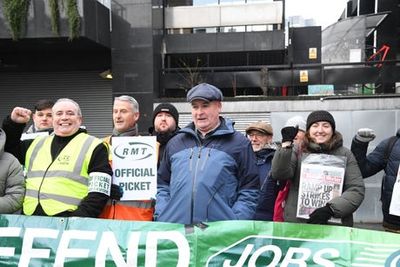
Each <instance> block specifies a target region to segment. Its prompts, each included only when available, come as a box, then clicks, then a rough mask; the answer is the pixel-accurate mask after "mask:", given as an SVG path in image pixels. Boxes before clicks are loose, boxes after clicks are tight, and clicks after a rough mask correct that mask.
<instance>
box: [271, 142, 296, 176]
mask: <svg viewBox="0 0 400 267" xmlns="http://www.w3.org/2000/svg"><path fill="white" fill-rule="evenodd" d="M296 150H297V148H295V147H282V148H279V149H278V150H277V151H276V152H275V154H274V157H273V158H272V166H271V174H272V178H273V179H275V180H292V179H293V177H294V176H295V173H296V168H297V152H296Z"/></svg>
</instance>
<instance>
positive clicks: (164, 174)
mask: <svg viewBox="0 0 400 267" xmlns="http://www.w3.org/2000/svg"><path fill="white" fill-rule="evenodd" d="M168 155H169V149H168V144H167V147H166V149H165V151H164V153H163V157H162V160H161V162H160V166H159V168H158V173H157V197H156V206H155V211H154V217H155V218H157V217H158V216H159V215H160V214H161V213H162V212H163V210H164V209H165V207H166V205H167V204H168V202H169V200H170V198H171V197H170V188H169V184H170V179H171V165H170V164H171V163H170V157H169V156H168Z"/></svg>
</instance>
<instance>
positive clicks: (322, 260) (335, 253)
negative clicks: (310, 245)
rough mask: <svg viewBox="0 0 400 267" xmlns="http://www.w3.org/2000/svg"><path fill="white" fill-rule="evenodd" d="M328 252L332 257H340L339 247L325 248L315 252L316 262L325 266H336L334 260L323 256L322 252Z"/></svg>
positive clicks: (314, 258) (314, 259)
mask: <svg viewBox="0 0 400 267" xmlns="http://www.w3.org/2000/svg"><path fill="white" fill-rule="evenodd" d="M328 253H329V254H330V258H331V259H334V258H339V256H340V253H339V251H338V250H337V249H333V248H324V249H321V250H318V251H317V252H316V253H315V254H314V257H313V261H314V262H315V264H318V265H321V266H325V267H335V264H334V263H333V262H331V261H330V260H327V259H325V258H324V257H322V254H328Z"/></svg>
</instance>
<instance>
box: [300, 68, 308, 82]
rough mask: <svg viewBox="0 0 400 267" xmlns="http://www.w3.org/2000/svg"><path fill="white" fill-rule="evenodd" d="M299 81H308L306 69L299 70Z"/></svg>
mask: <svg viewBox="0 0 400 267" xmlns="http://www.w3.org/2000/svg"><path fill="white" fill-rule="evenodd" d="M300 82H301V83H306V82H308V70H301V71H300Z"/></svg>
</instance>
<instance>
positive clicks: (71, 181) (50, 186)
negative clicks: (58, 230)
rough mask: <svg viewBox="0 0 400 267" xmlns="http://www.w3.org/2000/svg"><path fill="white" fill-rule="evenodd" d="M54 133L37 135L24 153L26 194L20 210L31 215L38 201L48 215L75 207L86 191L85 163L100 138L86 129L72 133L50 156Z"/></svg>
mask: <svg viewBox="0 0 400 267" xmlns="http://www.w3.org/2000/svg"><path fill="white" fill-rule="evenodd" d="M53 139H54V136H48V137H38V138H36V139H35V140H34V141H33V142H32V144H31V145H30V146H29V149H28V151H27V153H26V159H25V169H26V195H25V199H24V203H23V211H24V214H26V215H32V214H33V212H34V211H35V209H36V207H37V206H38V204H39V202H40V204H41V206H42V208H43V210H44V212H45V213H46V214H47V215H50V216H52V215H55V214H58V213H60V212H63V211H67V210H68V211H74V210H76V209H77V208H78V206H79V204H80V202H81V200H82V199H83V198H84V197H86V196H87V194H88V182H89V174H88V166H89V162H90V158H91V156H92V154H93V151H94V149H95V148H96V147H97V146H98V145H99V144H100V143H101V142H102V141H101V140H100V139H97V138H95V137H93V136H90V135H88V134H86V133H80V134H78V135H77V136H75V137H74V138H73V139H72V140H71V141H70V142H69V143H68V144H67V145H66V146H65V147H64V148H63V149H62V150H61V152H60V154H59V155H58V156H57V157H56V158H55V159H54V161H53V160H52V157H51V143H52V141H53Z"/></svg>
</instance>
